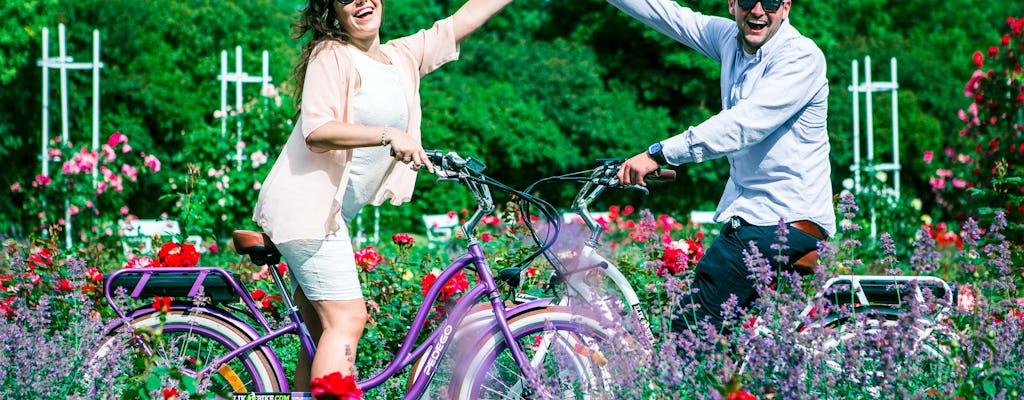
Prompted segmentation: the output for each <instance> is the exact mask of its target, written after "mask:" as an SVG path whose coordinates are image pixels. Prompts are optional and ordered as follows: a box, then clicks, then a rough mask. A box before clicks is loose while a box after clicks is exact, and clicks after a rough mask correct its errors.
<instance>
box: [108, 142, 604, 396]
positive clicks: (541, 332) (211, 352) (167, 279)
mask: <svg viewBox="0 0 1024 400" xmlns="http://www.w3.org/2000/svg"><path fill="white" fill-rule="evenodd" d="M428 154H429V155H430V159H431V162H432V163H433V164H434V165H435V166H436V168H435V173H436V174H437V176H438V178H439V180H445V181H457V182H459V183H460V184H462V185H463V186H465V187H467V188H468V189H469V190H470V191H471V192H472V194H473V196H474V198H475V199H476V201H477V208H476V212H475V213H474V214H473V216H472V217H471V218H470V219H469V220H468V221H467V222H466V223H465V224H464V225H463V227H462V228H463V232H464V233H465V235H464V236H465V239H466V240H467V248H466V254H465V255H463V256H461V257H459V258H457V259H456V260H455V261H453V262H452V263H451V264H450V265H449V266H448V267H447V268H446V269H445V270H444V271H442V272H441V274H440V276H439V277H438V280H437V284H434V285H433V286H432V287H431V288H430V290H429V291H428V293H427V294H426V295H425V296H424V300H423V302H422V303H421V305H420V306H419V308H418V311H417V313H416V315H415V319H414V320H413V321H412V324H411V325H410V326H411V328H410V329H409V331H408V332H407V334H406V337H405V339H404V340H403V342H402V344H401V346H400V348H399V349H398V351H397V353H396V354H395V356H394V358H393V359H392V360H391V361H390V362H389V363H388V365H387V366H386V367H384V369H383V370H382V371H380V372H379V373H377V374H375V375H374V376H371V377H369V378H367V379H365V380H362V381H360V382H359V383H358V384H359V386H360V387H361V388H362V389H363V390H366V389H371V388H374V387H376V386H378V385H381V384H382V383H384V382H385V381H387V380H389V379H391V378H393V377H396V376H398V375H399V374H400V373H401V372H402V371H403V370H404V369H405V368H408V367H411V372H410V374H409V386H408V389H407V393H406V394H405V396H404V398H405V399H415V398H420V397H421V396H423V397H425V398H436V397H441V398H455V399H492V398H501V399H509V398H512V399H518V398H554V397H557V398H578V399H586V398H595V397H604V396H606V395H607V391H608V390H609V388H608V387H607V381H608V379H607V378H608V371H605V370H603V368H604V367H605V366H606V365H607V361H608V359H607V357H608V356H610V354H614V353H615V350H614V347H615V346H616V343H615V342H616V340H612V335H613V334H612V332H611V331H610V330H608V329H607V328H605V327H603V326H602V324H601V323H599V322H598V321H596V320H595V319H593V318H587V317H585V316H581V315H576V314H574V313H573V312H571V311H569V310H568V309H566V308H564V307H561V306H559V305H557V304H553V303H552V300H551V299H536V300H532V301H528V302H523V303H519V304H516V303H507V302H506V301H505V300H503V299H504V296H503V293H501V292H500V291H499V284H498V282H499V281H504V284H507V285H508V287H510V288H511V289H510V290H511V292H510V293H515V291H517V289H518V281H519V279H517V278H518V277H519V276H518V275H515V274H514V273H513V274H509V273H502V271H499V272H498V273H494V272H492V271H491V269H490V266H489V264H488V261H487V257H486V256H485V254H484V252H483V249H482V248H481V244H480V241H479V240H478V239H477V238H476V236H475V234H474V229H475V228H476V226H477V224H478V223H479V222H480V221H481V219H482V218H483V217H484V216H486V215H488V214H490V213H491V212H493V211H494V209H495V206H494V201H493V198H492V196H491V192H490V189H491V188H494V189H496V190H500V191H502V192H506V193H508V194H511V195H513V196H517V197H519V198H521V199H524V200H526V201H529V202H530V203H532V204H533V205H535V206H537V207H538V209H539V210H541V211H542V214H543V215H544V217H545V219H546V220H547V221H548V224H549V227H550V228H549V229H548V231H550V232H552V234H553V235H557V232H558V224H559V222H560V221H559V215H558V214H557V212H556V211H555V209H554V208H553V207H551V206H550V205H549V204H548V203H546V202H545V201H544V200H542V199H540V198H536V197H534V196H532V195H530V194H529V193H525V192H521V191H517V190H515V189H512V188H510V187H508V186H506V185H504V184H502V183H500V182H498V181H496V180H494V179H493V178H490V177H488V176H486V175H485V174H484V173H483V171H484V169H485V168H486V166H485V165H484V164H483V163H481V162H480V161H478V160H475V159H473V158H465V159H464V158H462V157H460V156H459V155H458V154H456V153H455V152H448V153H444V152H442V151H438V150H431V151H428ZM553 237H554V236H551V237H550V238H551V239H552V241H553ZM233 239H234V242H235V247H236V250H237V251H238V253H240V254H243V255H247V256H249V257H250V259H251V260H252V261H253V262H254V263H256V264H257V265H274V264H277V263H279V262H280V257H281V256H280V253H278V252H277V250H276V249H275V248H274V246H273V243H271V242H270V240H269V239H268V238H267V237H266V235H264V234H263V233H260V232H252V231H236V232H234V236H233ZM537 244H538V249H537V251H536V252H534V253H533V254H532V255H531V256H530V257H526V259H524V260H523V261H522V262H521V263H522V264H521V265H525V263H528V262H531V261H532V260H533V259H534V258H536V257H538V256H539V255H541V254H543V252H545V251H547V250H548V248H549V247H550V244H545V243H544V241H542V240H539V241H538V243H537ZM465 269H469V270H474V271H475V272H476V275H477V276H478V283H477V284H476V285H475V286H473V287H471V288H470V289H469V290H468V291H467V292H466V293H465V295H463V296H462V297H460V298H459V299H458V300H457V302H456V303H455V305H454V307H452V308H451V311H450V312H449V314H448V315H447V317H446V318H445V319H444V320H443V321H442V322H441V323H440V324H439V325H438V327H437V328H436V329H435V330H434V331H432V332H422V331H423V327H424V326H425V324H424V322H425V321H426V319H427V317H428V314H429V312H430V310H431V306H432V305H433V303H434V301H435V300H436V299H437V298H438V296H439V295H440V294H441V289H442V287H443V286H444V285H443V283H444V282H447V281H448V280H449V279H451V278H452V277H453V276H454V275H455V274H456V273H457V272H459V271H462V270H465ZM519 269H521V268H519ZM269 270H270V272H271V274H272V276H273V279H274V281H275V283H276V285H277V289H278V290H279V291H280V293H281V295H282V298H283V299H282V303H283V304H284V310H285V311H284V314H285V315H286V317H287V320H286V321H287V322H286V323H284V325H283V326H273V325H272V324H271V323H270V322H268V319H267V318H266V317H265V316H264V315H263V314H262V313H261V311H260V309H259V307H257V305H256V303H255V301H254V300H253V299H252V297H251V296H250V295H249V291H248V290H246V289H245V288H244V287H243V285H242V283H241V282H239V281H238V280H236V279H235V277H234V276H233V275H232V273H231V272H229V271H226V270H224V269H221V268H216V267H198V268H137V269H123V270H120V271H117V272H115V273H113V274H111V275H110V276H109V277H108V278H107V281H106V285H105V287H104V289H105V293H106V297H107V301H108V302H109V303H110V305H111V306H112V307H113V308H114V310H115V311H116V313H117V315H118V316H119V317H121V318H120V321H122V322H121V323H119V324H115V325H114V326H111V327H110V330H109V332H110V335H111V336H110V339H108V341H107V342H106V344H105V345H104V346H102V347H101V349H100V351H101V352H102V351H105V350H104V349H106V348H108V347H110V346H114V345H116V344H119V343H120V344H124V343H126V342H125V341H130V342H129V344H130V345H133V346H141V347H143V348H144V350H145V351H147V352H149V354H153V355H155V356H157V357H155V358H154V359H156V360H162V362H167V363H172V362H175V363H177V364H175V365H177V366H178V367H177V368H179V369H181V370H182V372H183V373H185V374H187V375H189V376H192V377H195V378H196V379H197V380H198V381H200V382H202V383H203V384H206V385H209V386H207V388H208V389H209V390H210V391H211V392H214V393H230V394H233V395H234V396H235V397H237V398H249V397H246V396H247V395H243V394H242V393H247V394H253V393H274V394H281V395H284V394H288V395H293V396H294V395H298V397H303V396H308V394H299V393H295V394H293V393H291V390H290V386H289V381H290V380H289V377H287V376H286V374H285V372H284V368H283V366H282V362H281V360H280V359H279V358H278V356H277V354H275V352H274V350H273V349H272V348H271V347H270V346H269V344H270V343H271V341H273V340H275V339H279V338H282V337H286V336H288V335H297V336H298V339H299V342H300V343H301V349H302V350H301V351H305V352H307V353H308V354H309V355H310V359H312V355H313V354H314V353H315V352H316V346H315V343H313V342H312V340H311V338H310V335H309V333H308V331H307V330H306V328H305V325H304V323H303V321H302V319H301V317H300V315H299V312H298V309H297V307H296V306H295V305H294V304H293V303H292V299H291V297H290V295H289V291H288V290H287V288H286V287H285V284H284V282H283V281H282V278H281V276H280V275H279V274H278V271H277V270H276V268H269ZM507 270H509V271H516V270H517V269H516V267H512V268H509V269H507ZM503 271H505V270H503ZM119 288H124V289H123V290H125V291H126V292H127V294H128V295H129V296H130V297H132V298H136V299H138V298H143V299H145V298H151V297H152V296H170V297H174V298H176V299H178V300H180V301H175V302H173V303H172V304H171V306H170V310H169V311H168V312H166V313H164V314H161V313H160V312H158V311H157V310H155V309H154V308H153V307H146V306H144V307H139V308H135V309H131V310H127V309H122V308H120V307H119V306H118V303H117V302H116V301H114V293H115V292H116V291H118V289H119ZM197 296H202V297H203V298H205V299H207V300H206V301H194V300H186V299H195V298H196V297H197ZM125 323H127V324H129V325H131V327H133V328H140V327H144V328H150V329H156V328H158V327H162V328H160V329H162V330H161V332H162V336H163V337H165V338H166V339H165V340H163V341H162V342H164V343H165V344H166V345H164V346H159V347H158V346H151V345H149V344H147V343H148V342H147V341H145V340H142V339H141V338H139V337H138V334H137V333H131V334H125V333H123V332H125V330H124V329H123V328H124V327H123V324H125ZM135 332H139V330H135ZM421 333H422V334H424V335H426V339H424V340H422V342H420V343H419V344H417V339H418V338H420V337H421V336H423V335H421ZM443 360H447V361H443ZM439 371H443V372H441V373H440V374H439V373H438V372H439ZM440 375H445V376H450V379H449V380H448V382H434V383H433V384H431V381H432V380H435V379H434V378H435V376H440ZM438 380H440V379H438ZM428 387H429V389H430V390H429V391H428ZM602 393H603V394H602Z"/></svg>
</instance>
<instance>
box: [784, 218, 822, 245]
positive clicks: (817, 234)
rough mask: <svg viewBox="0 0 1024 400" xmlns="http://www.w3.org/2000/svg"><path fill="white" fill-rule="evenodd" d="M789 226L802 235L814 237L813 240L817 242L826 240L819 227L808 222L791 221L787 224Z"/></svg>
mask: <svg viewBox="0 0 1024 400" xmlns="http://www.w3.org/2000/svg"><path fill="white" fill-rule="evenodd" d="M789 226H792V227H794V228H796V229H798V230H800V231H802V232H803V233H806V234H808V235H811V236H814V238H815V239H818V240H825V238H826V236H825V232H824V231H822V230H821V227H819V226H818V224H816V223H813V222H811V221H808V220H801V221H793V222H790V223H789Z"/></svg>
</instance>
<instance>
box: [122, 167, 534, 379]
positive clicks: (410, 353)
mask: <svg viewBox="0 0 1024 400" xmlns="http://www.w3.org/2000/svg"><path fill="white" fill-rule="evenodd" d="M438 154H439V153H438ZM455 157H457V155H455ZM458 160H459V161H462V160H461V159H458ZM470 161H472V160H470ZM453 162H454V161H453ZM456 166H458V165H456ZM473 167H474V166H473V165H470V166H469V167H468V168H473ZM442 178H445V177H442ZM447 178H448V179H453V178H455V176H448V177H447ZM464 178H465V176H462V175H459V177H458V179H459V180H460V182H461V183H463V184H464V185H466V186H467V187H469V188H470V190H471V191H472V192H473V194H474V196H475V197H476V200H477V202H478V208H477V210H476V212H475V213H474V215H473V216H472V217H471V218H470V219H469V221H468V222H466V223H465V224H464V225H463V232H465V235H466V239H467V241H468V245H467V250H466V254H465V255H463V256H461V257H459V258H458V259H456V260H454V261H453V262H452V263H451V264H449V265H448V267H446V268H445V269H444V271H442V272H441V273H440V275H439V276H438V279H437V280H436V281H435V284H434V285H432V286H431V287H430V289H429V290H428V291H427V293H426V294H425V295H424V301H423V302H422V303H421V304H420V307H419V309H418V310H417V312H416V315H415V317H414V319H413V323H412V328H410V331H409V332H408V333H407V334H406V336H405V339H404V340H403V341H402V344H401V346H400V347H399V349H398V351H397V353H396V354H395V356H394V358H393V359H392V360H391V362H389V363H388V365H387V366H386V367H385V368H384V370H383V371H381V372H379V373H377V374H375V375H374V376H372V377H370V378H368V379H365V380H362V381H359V382H358V383H357V384H358V386H359V387H360V388H362V389H364V390H365V389H371V388H374V387H376V386H378V385H380V384H382V383H384V382H385V381H387V380H388V379H390V378H392V377H393V376H395V375H396V374H398V373H399V372H400V371H402V370H404V369H405V368H406V367H408V366H409V365H410V364H412V363H413V362H414V361H415V360H417V359H418V358H419V357H420V356H423V355H424V354H427V355H428V358H427V359H426V363H427V364H426V365H425V367H424V372H425V373H424V374H421V375H419V376H418V377H417V379H416V380H415V381H414V382H413V384H412V386H411V387H410V389H409V390H408V391H407V393H406V394H405V396H404V398H405V399H415V398H418V397H419V396H420V395H421V394H422V393H423V391H424V390H426V388H427V385H428V384H429V382H430V380H431V379H432V378H433V376H434V373H435V372H436V365H437V362H438V360H439V358H440V356H441V355H442V354H444V353H445V350H447V348H448V346H449V345H450V344H451V342H452V340H451V339H452V338H453V336H452V334H453V333H454V332H455V330H456V328H458V327H459V324H460V323H461V322H462V321H463V319H464V318H465V317H466V316H467V315H469V314H471V313H474V312H473V311H472V308H473V306H474V305H475V304H477V302H478V300H481V299H483V298H484V297H485V296H486V297H487V299H488V301H489V303H490V306H491V311H492V313H493V314H492V317H493V318H491V319H490V321H486V320H484V319H482V318H480V317H479V311H476V312H475V313H474V314H475V319H474V324H473V326H474V327H480V328H481V329H482V330H484V331H486V332H489V333H490V332H501V334H502V335H503V336H504V338H505V341H506V343H508V349H509V350H510V351H511V353H512V356H513V359H514V360H515V362H516V363H517V364H518V366H519V368H520V369H522V370H523V371H524V372H527V373H528V372H529V371H530V370H531V369H532V366H531V364H530V360H529V359H528V358H527V356H526V354H525V353H524V352H523V349H522V348H521V347H520V346H519V343H518V342H517V341H516V340H514V337H513V334H512V331H511V329H510V327H509V325H508V319H509V318H512V317H515V316H517V315H520V314H523V313H526V312H529V311H533V310H537V309H542V308H544V307H546V306H548V305H549V304H550V303H551V299H537V300H533V301H529V302H526V303H523V304H519V305H517V306H515V307H513V308H511V309H506V307H505V303H504V302H503V300H502V297H501V293H500V292H499V290H498V285H497V283H496V281H495V279H494V275H493V273H492V272H491V269H490V266H489V265H488V262H487V258H486V257H485V255H484V252H483V248H482V247H481V243H480V241H479V240H478V239H477V238H476V237H475V236H474V235H473V232H474V228H475V227H476V225H477V224H478V223H479V222H480V220H481V219H482V218H483V217H484V216H486V215H487V214H490V213H491V212H493V211H494V205H493V200H492V198H491V195H490V191H489V190H488V187H487V185H486V184H484V183H483V182H478V181H473V180H469V179H464ZM470 266H472V267H473V268H474V269H475V270H476V272H477V275H478V277H479V282H478V283H477V284H476V285H474V286H473V287H471V288H470V289H469V290H468V291H467V292H466V293H465V294H464V295H463V296H462V297H460V298H459V299H458V300H457V301H456V303H455V306H454V307H453V309H452V311H451V312H450V313H449V315H448V316H447V317H446V318H445V319H444V320H443V321H442V323H441V324H440V325H439V327H438V328H437V329H435V330H434V331H432V332H431V333H430V335H429V336H428V337H427V339H426V340H424V342H423V343H421V344H420V345H419V346H415V341H416V339H417V338H418V337H419V336H420V334H421V333H422V331H423V327H424V326H425V322H426V320H427V317H428V315H429V313H430V310H431V308H432V306H433V304H434V302H435V301H436V300H437V298H438V297H440V295H441V290H442V288H443V287H444V283H445V282H447V281H448V280H449V279H451V278H452V277H454V276H455V274H456V273H458V272H459V271H462V270H464V269H465V268H468V267H470ZM270 272H271V274H272V276H273V277H274V280H275V283H276V284H277V287H278V289H279V290H280V292H281V295H282V296H281V297H282V301H283V302H284V303H285V309H286V314H287V315H288V319H289V321H290V322H289V323H288V324H287V325H285V326H284V327H281V328H278V329H274V328H273V327H272V326H270V324H269V322H268V321H267V320H266V318H264V316H263V314H262V313H261V312H260V310H259V307H257V306H256V303H255V301H254V300H253V299H252V296H251V295H250V294H249V292H248V291H247V290H246V289H245V288H244V286H243V285H242V284H241V283H240V282H238V281H237V280H236V279H235V278H234V276H233V275H232V274H231V273H229V272H228V271H226V270H223V269H221V268H216V267H197V268H135V269H122V270H119V271H116V272H114V273H113V274H111V275H110V276H109V277H108V278H107V280H106V282H105V286H104V289H105V296H106V299H107V302H108V303H109V304H110V305H111V307H113V308H114V310H115V312H116V313H117V315H118V317H119V318H118V320H117V321H116V322H115V323H113V324H112V325H111V326H110V327H108V332H114V330H115V329H117V328H118V327H119V326H120V325H123V324H124V323H126V321H128V323H130V321H132V320H134V319H135V318H137V317H140V316H143V315H146V314H150V313H153V312H154V310H153V309H152V308H149V307H140V308H136V309H134V310H132V311H128V312H126V311H124V310H121V309H120V308H119V307H118V306H117V303H116V302H115V301H114V299H113V297H112V294H113V293H115V291H116V288H115V287H125V288H126V289H128V291H129V296H130V297H131V298H135V299H137V298H141V297H148V296H155V295H170V296H176V297H189V298H195V297H196V296H198V295H199V294H200V291H201V290H203V294H204V295H205V294H206V292H205V289H204V288H205V287H206V286H207V285H208V286H210V287H211V288H212V289H214V290H213V291H211V293H210V294H212V295H213V299H214V300H216V301H229V300H235V301H237V299H239V298H241V299H242V301H243V303H244V304H245V310H246V311H247V312H248V314H249V315H250V316H251V317H252V318H253V319H254V320H255V321H256V324H257V325H258V326H259V328H260V329H261V330H262V332H265V334H261V333H259V332H258V331H257V330H256V329H254V327H253V326H252V325H251V324H249V323H247V322H245V321H243V320H242V319H240V318H238V317H237V316H236V315H235V314H234V313H232V312H230V311H226V310H224V309H222V308H220V307H217V306H207V305H195V304H193V305H186V304H183V303H174V304H173V305H172V310H184V311H193V312H203V313H211V314H212V315H216V316H217V317H219V318H221V319H224V320H226V321H230V323H231V324H232V325H233V326H234V327H236V328H238V329H240V330H241V331H243V332H245V333H247V334H249V335H250V336H251V337H254V338H256V340H254V341H252V342H250V343H247V344H245V345H243V346H240V347H238V348H236V349H234V350H232V351H231V352H229V353H228V354H225V355H223V356H220V357H218V358H217V359H216V360H214V361H213V362H211V363H210V365H207V366H205V367H204V368H203V369H202V370H200V371H197V372H196V375H197V376H208V375H210V374H212V373H213V372H214V371H216V370H217V368H218V367H219V366H220V365H221V364H223V363H225V362H226V361H228V360H232V359H234V358H236V357H239V356H241V355H243V354H245V353H247V352H249V351H254V350H261V351H264V353H265V354H268V355H269V356H270V357H271V363H272V364H273V365H274V368H275V372H277V377H278V380H279V384H280V386H281V387H282V388H289V387H290V385H289V384H288V382H287V378H286V377H285V374H284V370H283V367H282V366H281V363H280V360H279V359H278V358H277V356H276V354H275V353H274V352H273V350H272V349H271V348H269V347H268V346H267V345H268V343H269V342H270V341H272V340H274V339H277V338H279V337H282V336H284V335H286V334H298V335H299V339H300V341H301V343H302V348H303V351H306V353H307V354H308V355H309V356H310V359H312V358H313V356H314V355H315V354H316V346H315V344H314V343H313V342H312V339H311V336H310V334H309V332H308V330H307V329H306V326H305V323H304V322H303V321H302V317H301V315H300V314H299V312H298V308H297V307H296V306H295V305H294V304H293V303H292V299H291V295H290V293H288V291H287V290H285V285H284V283H283V280H282V279H281V276H280V274H279V273H278V271H277V269H276V268H270ZM136 277H137V279H135V278H136ZM168 277H170V278H168ZM427 300H429V301H427ZM481 322H482V323H481ZM201 333H202V332H201ZM146 350H147V351H149V352H150V353H152V351H153V350H152V349H148V348H147V349H146ZM428 352H429V353H428Z"/></svg>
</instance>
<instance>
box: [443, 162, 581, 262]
mask: <svg viewBox="0 0 1024 400" xmlns="http://www.w3.org/2000/svg"><path fill="white" fill-rule="evenodd" d="M424 151H425V152H426V153H427V158H428V159H429V160H430V162H431V163H432V164H434V174H435V175H437V176H438V179H439V180H456V181H459V183H461V184H462V185H463V186H465V187H466V188H468V189H469V190H470V192H472V193H473V197H475V198H476V201H477V210H476V212H475V213H473V216H472V217H470V218H469V220H468V221H467V222H466V223H465V224H463V226H462V230H463V233H464V234H465V235H466V239H467V240H468V241H469V242H470V244H472V243H475V242H477V239H476V237H475V236H474V235H473V232H474V230H475V228H476V226H477V224H478V223H479V222H480V221H481V220H482V219H483V217H484V216H486V215H488V214H490V213H492V212H494V210H495V206H494V199H493V198H492V197H491V191H490V189H489V188H495V189H498V190H500V191H502V192H505V193H509V194H511V195H513V196H516V197H519V199H520V200H519V201H521V202H525V203H528V204H532V205H535V206H537V207H538V208H539V209H540V210H541V214H543V217H544V219H545V220H546V221H547V223H548V225H549V226H550V227H551V228H552V229H551V230H550V233H549V235H548V237H547V238H546V240H542V239H540V238H538V237H537V236H536V235H534V239H535V240H536V241H537V245H538V247H539V248H538V250H537V251H535V252H534V253H532V254H531V255H530V256H528V257H525V258H524V259H523V260H521V261H519V262H518V263H517V264H516V265H515V266H514V267H520V266H524V265H527V264H528V263H530V262H532V261H533V260H534V259H535V258H537V257H539V256H540V255H541V254H545V253H546V252H547V250H548V249H549V248H551V246H552V245H553V244H554V239H555V238H557V237H558V231H559V227H560V225H561V219H560V218H559V214H558V212H557V210H556V209H555V207H554V206H552V205H551V204H549V203H548V202H546V201H544V200H543V199H541V198H539V197H536V196H533V195H531V194H530V193H529V192H524V191H519V190H516V189H513V188H511V187H509V186H507V185H505V184H503V183H501V182H499V181H497V180H495V179H493V178H491V177H489V176H487V175H485V174H484V171H485V170H486V169H487V165H486V164H484V163H483V162H482V161H480V160H477V159H475V158H473V157H466V158H463V157H462V156H460V155H459V154H458V153H456V152H455V151H448V152H445V151H442V150H424Z"/></svg>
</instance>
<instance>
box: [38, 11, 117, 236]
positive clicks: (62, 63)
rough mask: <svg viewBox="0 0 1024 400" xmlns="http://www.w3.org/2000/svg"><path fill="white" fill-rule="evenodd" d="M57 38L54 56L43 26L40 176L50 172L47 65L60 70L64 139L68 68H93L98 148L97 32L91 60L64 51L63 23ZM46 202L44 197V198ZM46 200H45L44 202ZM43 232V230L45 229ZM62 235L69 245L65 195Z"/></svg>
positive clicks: (65, 136)
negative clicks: (73, 56) (78, 58)
mask: <svg viewBox="0 0 1024 400" xmlns="http://www.w3.org/2000/svg"><path fill="white" fill-rule="evenodd" d="M57 38H58V48H59V53H58V56H57V57H51V56H50V30H49V29H47V28H43V44H42V47H43V51H42V58H41V59H40V60H39V61H38V62H37V65H39V66H40V67H41V68H42V69H43V87H42V95H43V96H42V97H43V101H42V133H41V136H42V142H43V143H42V151H41V153H40V156H39V158H40V163H41V168H42V172H43V176H46V177H49V176H50V158H51V157H50V69H57V70H60V110H61V111H60V115H61V139H62V140H63V143H68V141H69V140H70V136H71V135H70V127H69V125H68V70H79V69H91V70H92V150H93V151H94V152H97V151H99V143H100V139H99V137H100V69H101V68H103V63H102V62H100V32H99V30H95V29H94V30H93V31H92V43H93V45H92V59H93V60H92V62H77V63H76V62H75V60H74V59H73V58H71V57H68V55H67V40H66V35H65V33H64V24H60V25H58V26H57ZM92 176H93V182H94V183H95V181H96V177H97V166H96V165H94V166H93V168H92ZM43 201H44V202H45V199H44V200H43ZM44 204H45V203H44ZM44 234H45V232H44ZM64 239H65V242H66V243H65V245H66V246H67V247H68V248H71V245H72V239H71V207H70V203H69V201H68V200H67V199H65V201H64Z"/></svg>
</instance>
